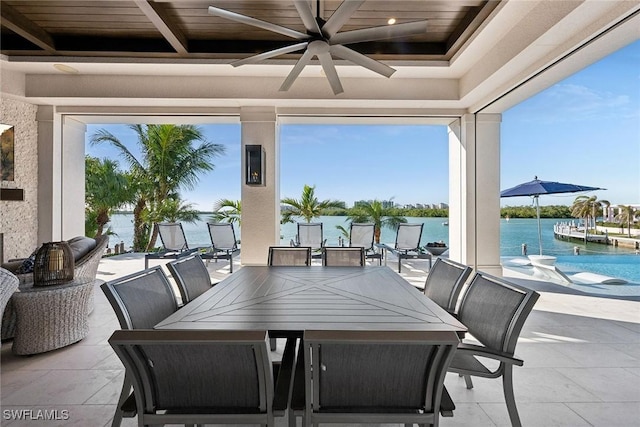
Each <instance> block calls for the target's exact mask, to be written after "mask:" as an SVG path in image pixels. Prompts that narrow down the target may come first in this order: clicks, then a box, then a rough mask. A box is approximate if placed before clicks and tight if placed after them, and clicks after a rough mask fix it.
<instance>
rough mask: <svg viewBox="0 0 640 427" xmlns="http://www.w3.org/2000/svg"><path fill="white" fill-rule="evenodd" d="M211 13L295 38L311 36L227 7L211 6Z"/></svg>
mask: <svg viewBox="0 0 640 427" xmlns="http://www.w3.org/2000/svg"><path fill="white" fill-rule="evenodd" d="M209 13H210V14H211V15H215V16H219V17H221V18H226V19H229V20H230V21H235V22H239V23H241V24H246V25H251V26H253V27H258V28H262V29H263V30H267V31H273V32H274V33H278V34H282V35H284V36H288V37H292V38H294V39H298V40H305V39H308V38H309V35H307V34H303V33H301V32H299V31H296V30H292V29H290V28H286V27H282V26H280V25H276V24H272V23H271V22H266V21H261V20H259V19H256V18H251V17H250V16H246V15H241V14H239V13H235V12H231V11H228V10H225V9H220V8H218V7H213V6H209Z"/></svg>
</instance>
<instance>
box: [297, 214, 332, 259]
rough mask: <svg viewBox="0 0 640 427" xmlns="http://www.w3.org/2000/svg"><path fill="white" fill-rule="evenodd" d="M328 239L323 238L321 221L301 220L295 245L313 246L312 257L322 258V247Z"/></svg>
mask: <svg viewBox="0 0 640 427" xmlns="http://www.w3.org/2000/svg"><path fill="white" fill-rule="evenodd" d="M325 243H326V240H323V239H322V223H321V222H299V223H298V234H297V235H296V241H295V246H309V247H311V257H312V258H322V248H323V247H324V245H325Z"/></svg>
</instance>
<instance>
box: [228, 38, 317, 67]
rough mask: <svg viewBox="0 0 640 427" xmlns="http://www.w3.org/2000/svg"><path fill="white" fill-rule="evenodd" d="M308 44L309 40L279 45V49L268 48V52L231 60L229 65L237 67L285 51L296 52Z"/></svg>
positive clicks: (282, 53) (281, 53)
mask: <svg viewBox="0 0 640 427" xmlns="http://www.w3.org/2000/svg"><path fill="white" fill-rule="evenodd" d="M308 44H309V42H302V43H296V44H292V45H291V46H285V47H281V48H280V49H275V50H270V51H268V52H264V53H260V54H258V55H253V56H249V57H248V58H243V59H239V60H237V61H233V62H232V63H231V65H232V66H234V67H239V66H241V65H246V64H255V63H256V62H260V61H262V60H264V59H269V58H273V57H274V56H279V55H284V54H285V53H291V52H296V51H298V50H302V49H304V48H305V47H307V45H308Z"/></svg>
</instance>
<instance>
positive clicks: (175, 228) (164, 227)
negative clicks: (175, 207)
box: [158, 222, 189, 252]
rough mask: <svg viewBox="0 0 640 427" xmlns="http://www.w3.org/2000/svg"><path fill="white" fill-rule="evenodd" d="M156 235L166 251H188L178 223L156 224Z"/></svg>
mask: <svg viewBox="0 0 640 427" xmlns="http://www.w3.org/2000/svg"><path fill="white" fill-rule="evenodd" d="M158 234H159V235H160V240H161V241H162V246H164V249H165V250H167V251H178V252H180V251H184V250H188V249H189V245H188V244H187V238H186V237H185V235H184V229H183V228H182V224H181V223H179V222H161V223H158Z"/></svg>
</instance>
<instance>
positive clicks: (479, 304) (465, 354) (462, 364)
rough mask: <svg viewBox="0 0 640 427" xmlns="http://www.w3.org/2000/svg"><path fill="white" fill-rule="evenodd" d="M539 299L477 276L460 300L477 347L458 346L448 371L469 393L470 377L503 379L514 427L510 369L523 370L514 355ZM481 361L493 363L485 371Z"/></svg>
mask: <svg viewBox="0 0 640 427" xmlns="http://www.w3.org/2000/svg"><path fill="white" fill-rule="evenodd" d="M538 297H539V295H538V293H537V292H535V291H532V290H531V289H527V288H524V287H522V286H518V285H515V284H513V283H510V282H508V281H506V280H504V279H500V278H497V277H493V276H490V275H488V274H485V273H481V272H478V273H476V274H475V275H474V277H473V279H472V280H471V282H470V283H469V287H468V288H467V290H466V292H465V294H464V296H463V297H462V302H461V303H460V309H459V310H458V315H457V316H458V319H459V320H460V321H461V322H462V323H463V324H464V325H465V326H466V327H467V328H468V332H469V334H471V335H472V336H473V337H474V338H475V339H476V340H478V341H479V342H480V345H476V344H468V343H464V342H463V343H461V344H460V345H458V349H457V350H456V353H455V355H454V358H453V360H452V361H451V365H450V366H449V371H450V372H455V373H458V374H460V375H461V376H464V379H465V381H466V385H467V388H468V389H471V388H473V382H472V381H471V376H477V377H483V378H500V377H502V389H503V392H504V398H505V401H506V404H507V410H508V412H509V418H510V419H511V425H512V426H516V427H518V426H520V425H521V423H520V417H519V416H518V408H517V407H516V399H515V395H514V393H513V366H514V365H517V366H522V365H523V364H524V361H523V360H521V359H518V358H517V357H516V356H515V355H514V352H515V348H516V344H517V343H518V337H519V336H520V331H521V330H522V326H523V325H524V322H525V320H526V319H527V317H528V316H529V313H531V310H532V309H533V306H534V305H535V303H536V301H537V300H538ZM483 358H485V359H491V360H492V362H494V363H492V364H491V365H490V367H488V366H486V365H485V364H484V363H482V362H481V359H483ZM495 362H497V363H498V364H497V367H496V363H495Z"/></svg>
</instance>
